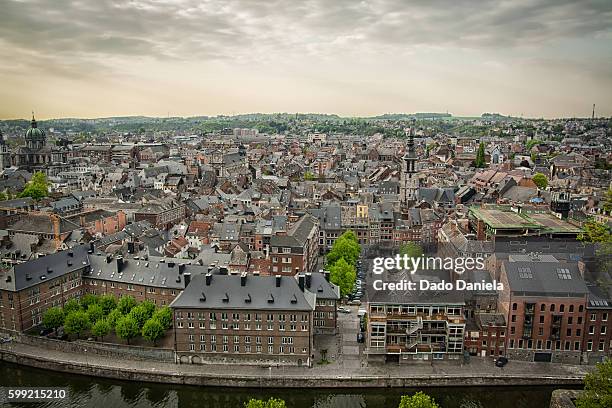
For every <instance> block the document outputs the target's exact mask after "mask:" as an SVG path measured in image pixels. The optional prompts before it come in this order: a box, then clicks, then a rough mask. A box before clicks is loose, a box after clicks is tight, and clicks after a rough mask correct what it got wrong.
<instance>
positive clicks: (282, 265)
mask: <svg viewBox="0 0 612 408" xmlns="http://www.w3.org/2000/svg"><path fill="white" fill-rule="evenodd" d="M270 246H271V249H272V251H271V254H270V257H271V258H272V273H273V274H281V275H291V276H293V275H295V274H296V273H301V272H312V271H314V270H315V268H316V266H317V259H318V254H319V223H318V221H317V220H316V219H315V218H314V217H313V216H311V215H309V214H306V215H304V216H303V217H302V218H300V219H299V220H298V221H297V222H296V223H295V224H294V225H293V226H292V227H291V228H290V229H289V231H287V234H286V235H274V236H272V237H270Z"/></svg>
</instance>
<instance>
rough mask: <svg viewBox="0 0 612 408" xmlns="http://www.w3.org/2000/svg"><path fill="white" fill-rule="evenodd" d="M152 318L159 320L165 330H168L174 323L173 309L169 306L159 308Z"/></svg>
mask: <svg viewBox="0 0 612 408" xmlns="http://www.w3.org/2000/svg"><path fill="white" fill-rule="evenodd" d="M152 319H156V320H158V321H159V322H160V323H161V325H162V327H163V328H164V330H168V329H169V328H170V326H171V325H172V309H170V308H169V307H168V306H164V307H162V308H161V309H157V310H156V311H155V313H153V317H152Z"/></svg>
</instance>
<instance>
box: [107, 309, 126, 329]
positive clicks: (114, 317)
mask: <svg viewBox="0 0 612 408" xmlns="http://www.w3.org/2000/svg"><path fill="white" fill-rule="evenodd" d="M122 317H123V314H122V313H121V311H120V310H119V309H113V310H112V311H111V312H110V313H109V314H108V316H106V321H107V322H108V324H109V325H110V327H111V329H112V328H115V326H116V325H117V322H118V321H119V319H121V318H122Z"/></svg>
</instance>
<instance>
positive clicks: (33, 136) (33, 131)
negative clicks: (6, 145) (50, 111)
mask: <svg viewBox="0 0 612 408" xmlns="http://www.w3.org/2000/svg"><path fill="white" fill-rule="evenodd" d="M25 138H26V140H28V139H30V140H43V139H44V138H45V132H44V131H43V130H42V129H39V128H38V124H37V123H36V119H34V116H32V122H31V124H30V128H29V129H28V131H27V132H26V134H25Z"/></svg>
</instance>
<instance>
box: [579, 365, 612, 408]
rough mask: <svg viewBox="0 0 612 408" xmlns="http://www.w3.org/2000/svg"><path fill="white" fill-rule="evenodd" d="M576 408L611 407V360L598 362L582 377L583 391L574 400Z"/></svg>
mask: <svg viewBox="0 0 612 408" xmlns="http://www.w3.org/2000/svg"><path fill="white" fill-rule="evenodd" d="M576 407H577V408H607V407H612V360H611V359H610V358H606V360H605V361H604V362H603V363H598V364H597V368H596V369H595V371H592V372H590V373H588V374H587V375H586V376H585V378H584V393H583V394H582V395H581V396H580V397H578V399H577V400H576Z"/></svg>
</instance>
